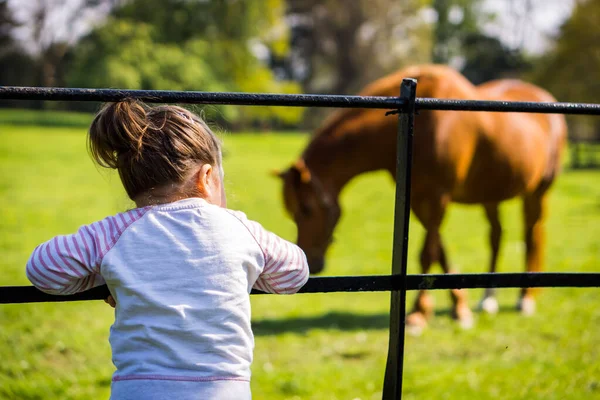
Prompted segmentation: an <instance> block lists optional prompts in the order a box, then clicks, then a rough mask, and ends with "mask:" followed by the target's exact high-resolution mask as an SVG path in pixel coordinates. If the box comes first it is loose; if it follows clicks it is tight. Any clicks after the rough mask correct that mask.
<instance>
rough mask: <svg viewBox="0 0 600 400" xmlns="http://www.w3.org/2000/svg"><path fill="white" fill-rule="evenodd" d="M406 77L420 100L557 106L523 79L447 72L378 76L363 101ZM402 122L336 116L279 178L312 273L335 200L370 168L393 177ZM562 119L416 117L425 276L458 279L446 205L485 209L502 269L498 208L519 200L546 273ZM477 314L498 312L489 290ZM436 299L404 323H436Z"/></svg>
mask: <svg viewBox="0 0 600 400" xmlns="http://www.w3.org/2000/svg"><path fill="white" fill-rule="evenodd" d="M403 78H416V79H417V97H431V98H448V99H472V100H506V101H536V102H538V101H539V102H553V101H556V100H555V99H554V97H552V95H550V94H549V93H548V92H546V91H545V90H543V89H540V88H539V87H536V86H534V85H531V84H528V83H525V82H522V81H518V80H495V81H491V82H487V83H485V84H482V85H480V86H474V85H473V84H471V83H470V82H469V81H468V80H467V79H466V78H465V77H463V76H462V75H461V74H459V73H458V72H457V71H455V70H453V69H451V68H450V67H447V66H443V65H417V66H412V67H408V68H406V69H404V70H401V71H398V72H396V73H394V74H391V75H388V76H386V77H384V78H381V79H379V80H377V81H375V82H373V83H371V84H370V85H368V86H367V87H366V88H364V89H363V90H362V91H361V92H360V94H361V95H365V96H398V94H399V88H400V84H401V81H402V79H403ZM397 125H398V119H397V118H396V117H393V116H392V117H390V116H387V117H386V116H385V112H384V111H382V110H373V109H345V110H341V111H338V112H337V113H335V114H333V115H332V116H331V117H330V118H329V119H328V120H326V121H325V123H324V124H323V125H322V126H321V127H320V128H319V129H318V130H317V131H316V132H315V134H314V135H313V137H312V139H311V141H310V143H309V144H308V146H307V147H306V149H305V150H304V152H303V153H302V156H301V158H300V159H298V160H297V161H296V162H295V163H293V165H292V166H291V167H290V168H289V169H287V170H285V171H284V172H281V173H278V176H280V177H281V178H282V179H283V181H284V187H283V195H284V202H285V207H286V209H287V211H288V212H289V213H290V215H291V216H293V218H294V220H295V222H296V225H297V228H298V237H297V243H298V245H299V246H300V247H301V248H302V249H303V250H304V251H305V253H306V255H307V258H308V262H309V266H310V270H311V272H312V273H319V272H321V271H322V270H323V268H324V255H325V252H326V250H327V248H328V246H329V244H330V243H331V238H332V233H333V230H334V228H335V225H336V224H337V222H338V219H339V217H340V213H341V210H340V206H339V203H338V195H339V193H340V191H341V190H342V188H343V187H344V185H346V184H347V183H348V181H350V180H351V179H352V178H353V177H355V176H356V175H359V174H361V173H364V172H368V171H375V170H381V169H383V170H387V171H389V172H390V174H392V176H393V177H395V174H396V169H395V168H396V135H397ZM566 137H567V127H566V122H565V118H564V117H563V116H562V115H558V114H551V115H549V114H527V113H494V112H464V111H426V110H422V111H420V112H419V114H418V115H417V116H416V119H415V130H414V140H413V146H414V147H413V168H412V186H411V209H412V211H413V213H414V215H415V216H416V217H417V219H418V220H419V221H420V222H421V224H422V225H423V227H424V228H425V230H426V236H425V241H424V244H423V248H422V251H421V255H420V263H421V268H422V272H423V273H428V272H429V269H430V267H431V265H432V264H433V263H435V262H439V264H440V265H441V267H442V269H443V271H444V273H450V272H452V268H451V267H450V264H449V262H448V258H447V256H446V252H445V250H444V246H443V244H442V240H441V237H440V225H441V223H442V220H443V218H444V212H445V211H446V208H447V207H448V205H449V203H450V202H452V201H454V202H457V203H463V204H481V205H482V206H483V208H484V210H485V215H486V217H487V219H488V221H489V223H490V226H491V230H490V238H489V239H490V245H491V250H492V251H491V260H490V266H489V270H490V272H495V271H496V260H497V257H498V251H499V245H500V236H501V233H502V228H501V225H500V220H499V215H498V205H499V203H500V202H502V201H504V200H508V199H511V198H514V197H515V196H520V197H522V199H523V215H524V225H525V244H526V257H525V261H526V266H527V271H540V270H542V269H543V252H544V219H545V217H546V215H545V214H546V213H545V209H546V205H547V196H546V194H547V190H548V188H549V187H550V186H551V184H552V182H553V181H554V179H555V178H556V176H557V174H558V173H559V171H560V165H561V155H562V153H563V149H564V147H565V144H566ZM451 294H452V299H453V308H452V315H453V317H454V318H456V319H458V320H459V322H460V323H461V325H462V326H464V327H468V326H470V325H471V324H472V320H473V317H472V313H471V310H470V308H469V306H468V304H467V301H466V294H465V292H464V291H461V290H453V291H451ZM534 296H535V291H534V290H533V289H526V288H524V289H522V291H521V294H520V298H519V302H518V305H517V307H518V309H520V310H521V311H522V312H523V313H524V314H531V313H533V312H534V310H535V300H534ZM480 307H481V308H482V309H484V310H485V311H487V312H491V313H493V312H496V311H497V309H498V303H497V301H496V299H495V293H494V291H493V290H489V289H488V290H486V292H485V295H484V297H483V299H482V302H481V303H480ZM432 308H433V307H432V302H431V300H430V298H429V296H428V294H427V293H426V292H425V291H424V290H422V291H420V292H419V294H418V295H417V298H416V301H415V305H414V308H413V311H412V312H411V313H410V314H409V315H408V316H407V320H406V322H407V324H409V325H412V326H413V327H414V328H417V329H420V328H423V327H425V326H426V324H427V320H428V319H429V318H430V317H431V316H432V313H433V310H432Z"/></svg>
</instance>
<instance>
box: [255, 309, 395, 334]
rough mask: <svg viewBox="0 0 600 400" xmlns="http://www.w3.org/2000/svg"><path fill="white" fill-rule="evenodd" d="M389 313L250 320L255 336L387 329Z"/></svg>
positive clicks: (332, 314)
mask: <svg viewBox="0 0 600 400" xmlns="http://www.w3.org/2000/svg"><path fill="white" fill-rule="evenodd" d="M389 317H390V316H389V314H385V313H381V314H354V313H346V312H330V313H327V314H323V315H315V316H312V317H298V318H273V319H270V318H266V319H259V320H255V321H252V330H253V331H254V335H255V336H268V335H277V334H280V333H286V332H291V333H306V332H308V331H310V330H312V329H324V330H330V329H331V330H340V331H355V330H365V329H374V330H377V329H388V328H389Z"/></svg>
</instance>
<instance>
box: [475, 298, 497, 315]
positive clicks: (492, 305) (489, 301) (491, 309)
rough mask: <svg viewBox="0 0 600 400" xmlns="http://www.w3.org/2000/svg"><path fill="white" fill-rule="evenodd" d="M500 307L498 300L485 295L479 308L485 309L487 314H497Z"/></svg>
mask: <svg viewBox="0 0 600 400" xmlns="http://www.w3.org/2000/svg"><path fill="white" fill-rule="evenodd" d="M498 309H499V306H498V300H496V298H495V297H492V296H488V297H484V298H483V299H481V302H480V303H479V310H481V311H484V312H485V313H487V314H497V313H498Z"/></svg>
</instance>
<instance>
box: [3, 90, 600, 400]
mask: <svg viewBox="0 0 600 400" xmlns="http://www.w3.org/2000/svg"><path fill="white" fill-rule="evenodd" d="M416 88H417V81H416V80H414V79H404V80H403V82H402V84H401V88H400V96H399V97H379V96H340V95H279V94H258V93H215V92H189V91H188V92H177V91H154V90H152V91H151V90H116V89H74V88H37V87H6V86H5V87H0V100H47V101H92V102H106V101H117V100H121V99H124V98H136V99H139V100H143V101H145V102H149V103H182V104H184V103H187V104H190V103H193V104H223V105H246V106H267V105H268V106H292V107H335V108H371V109H381V110H388V112H387V114H399V117H398V118H399V124H398V141H397V143H398V144H397V164H396V168H397V174H396V200H395V211H394V236H393V248H392V252H393V254H392V273H391V275H384V276H379V275H376V276H343V277H341V276H340V277H320V278H310V279H309V281H308V283H307V284H306V285H305V286H304V287H303V288H302V289H301V290H300V293H332V292H381V291H386V292H391V302H390V330H389V335H390V337H389V348H388V359H387V364H386V370H385V377H384V382H383V396H382V397H383V399H384V400H388V399H400V398H401V396H402V371H403V360H404V338H405V334H404V333H405V332H404V328H405V324H404V318H405V310H406V292H407V291H409V290H420V289H428V290H436V289H473V288H522V287H600V273H543V272H538V273H495V274H490V273H486V274H452V275H443V274H428V275H407V273H406V271H407V250H408V226H409V217H410V178H411V165H412V138H413V128H414V117H415V114H416V113H418V111H419V110H455V111H497V112H534V113H550V114H552V113H561V114H579V115H583V114H587V115H600V104H582V103H560V102H556V103H534V102H506V101H478V100H452V99H430V98H416ZM382 112H383V111H382ZM108 294H109V291H108V288H107V287H106V286H102V287H97V288H94V289H91V290H88V291H86V292H83V293H79V294H76V295H71V296H55V295H49V294H45V293H42V292H40V291H39V290H37V289H36V288H34V287H33V286H4V287H0V304H8V303H31V302H61V301H82V300H98V299H104V298H106V297H107V296H108ZM252 294H262V292H259V291H256V290H255V291H253V292H252Z"/></svg>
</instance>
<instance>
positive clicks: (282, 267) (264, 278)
mask: <svg viewBox="0 0 600 400" xmlns="http://www.w3.org/2000/svg"><path fill="white" fill-rule="evenodd" d="M228 211H229V213H230V214H232V215H233V216H235V217H236V218H237V219H239V220H240V221H241V222H242V223H243V224H244V225H245V226H246V228H247V229H248V231H250V233H251V234H252V236H253V237H254V239H255V240H256V242H257V243H258V245H259V247H260V248H261V250H262V252H263V255H264V258H265V265H264V268H263V271H262V273H261V274H260V275H259V277H258V279H257V281H256V283H255V284H254V288H256V289H258V290H261V291H263V292H269V293H279V294H291V293H296V292H297V291H298V290H300V288H301V287H302V286H304V284H305V283H306V281H308V276H309V270H308V263H307V261H306V255H305V254H304V252H303V251H302V249H300V247H298V246H296V245H295V244H293V243H291V242H289V241H287V240H284V239H282V238H280V237H279V236H277V235H275V234H274V233H272V232H269V231H267V230H266V229H264V228H263V227H262V225H260V224H259V223H258V222H255V221H251V220H249V219H247V218H246V216H245V214H244V213H242V212H234V211H231V210H228Z"/></svg>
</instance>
